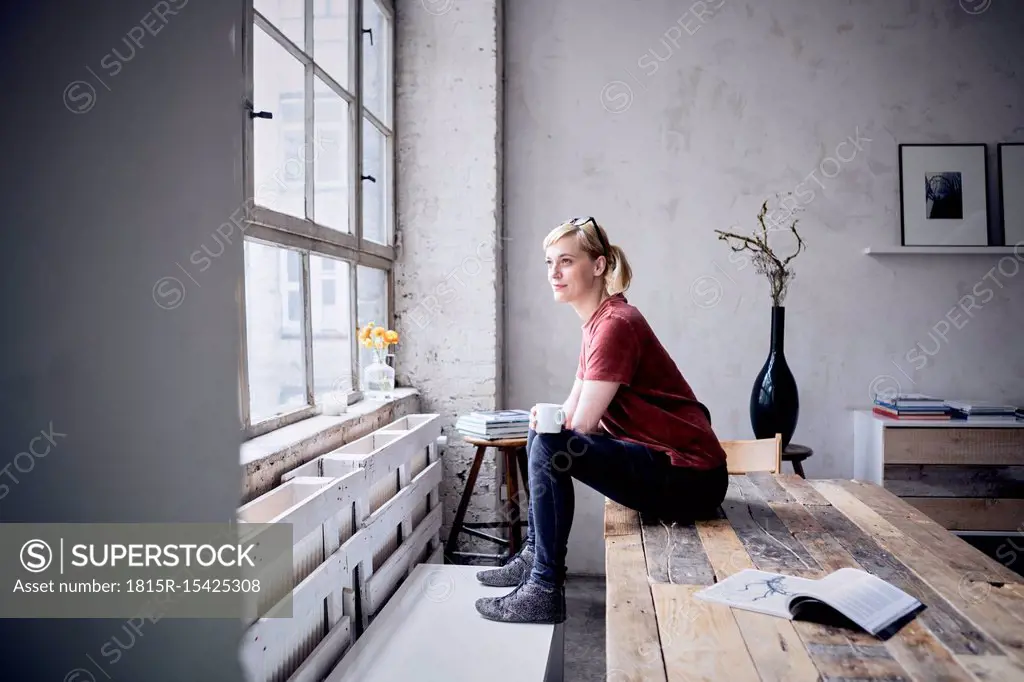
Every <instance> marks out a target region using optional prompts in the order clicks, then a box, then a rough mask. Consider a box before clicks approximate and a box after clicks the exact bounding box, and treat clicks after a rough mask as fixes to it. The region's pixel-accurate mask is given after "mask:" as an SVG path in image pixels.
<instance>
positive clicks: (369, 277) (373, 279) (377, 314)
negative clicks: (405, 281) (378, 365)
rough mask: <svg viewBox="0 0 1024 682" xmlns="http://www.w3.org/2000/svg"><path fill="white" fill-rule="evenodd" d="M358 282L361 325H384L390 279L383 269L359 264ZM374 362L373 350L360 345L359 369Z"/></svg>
mask: <svg viewBox="0 0 1024 682" xmlns="http://www.w3.org/2000/svg"><path fill="white" fill-rule="evenodd" d="M356 279H357V280H358V281H357V282H356V284H357V285H358V293H359V300H358V301H357V306H358V308H357V311H358V313H359V326H360V327H362V326H363V325H364V324H367V323H370V322H373V323H374V324H376V325H377V326H380V327H383V326H387V324H388V309H387V306H388V279H387V273H386V272H384V271H383V270H378V269H376V268H371V267H367V266H365V265H359V266H357V268H356ZM372 363H373V351H371V350H369V349H367V348H363V347H362V346H360V347H359V371H360V375H362V368H363V367H366V366H367V365H369V364H372Z"/></svg>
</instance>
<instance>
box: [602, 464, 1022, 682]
mask: <svg viewBox="0 0 1024 682" xmlns="http://www.w3.org/2000/svg"><path fill="white" fill-rule="evenodd" d="M717 516H718V518H712V519H708V520H699V521H696V522H692V523H688V524H686V523H667V522H663V521H661V520H659V519H656V518H649V517H647V516H641V515H640V514H638V513H636V512H634V511H632V510H629V509H627V508H625V507H622V506H621V505H618V504H616V503H614V502H611V501H607V502H606V505H605V546H606V555H605V558H606V566H607V590H608V603H607V632H606V634H607V641H606V647H607V658H608V677H607V679H608V680H609V682H634V681H635V682H641V681H646V680H665V681H666V682H674V681H675V680H734V681H736V682H739V681H740V680H759V681H761V682H768V681H771V680H779V681H780V682H781V681H787V682H788V681H791V680H792V681H794V682H799V681H802V680H808V681H811V680H834V681H839V680H858V681H861V680H862V681H865V682H866V681H875V682H881V681H883V680H885V681H886V682H892V681H896V680H903V681H907V682H909V681H912V680H915V681H917V680H919V681H921V682H924V681H928V682H931V681H933V680H945V681H949V682H961V681H963V682H986V681H988V680H993V681H995V680H999V681H1004V680H1005V681H1007V682H1013V681H1018V682H1024V577H1022V576H1019V575H1017V574H1016V573H1014V572H1013V571H1010V570H1009V569H1007V568H1006V567H1005V566H1002V565H1000V564H999V563H998V562H996V561H994V560H993V559H991V558H990V557H988V556H986V555H984V554H982V553H981V552H980V551H978V550H977V549H975V548H974V547H972V546H971V545H969V544H968V543H966V542H964V541H963V540H961V539H960V538H958V537H956V536H955V535H953V534H952V533H950V532H949V531H947V530H946V529H945V528H943V527H942V526H941V525H939V524H938V523H936V522H935V521H934V520H932V519H930V518H928V517H927V516H926V515H925V514H924V513H922V512H921V511H920V510H919V509H917V508H915V507H914V506H912V505H911V504H908V503H907V502H906V501H904V500H901V499H900V498H899V497H897V496H896V495H894V494H893V493H892V492H890V491H887V490H885V489H884V488H882V487H880V486H876V485H873V484H870V483H864V482H860V481H850V480H805V479H802V478H800V477H799V476H796V475H793V474H772V473H764V472H761V473H749V474H745V475H732V476H730V483H729V490H728V493H727V495H726V499H725V501H724V502H723V503H722V506H721V508H720V509H719V513H718V515H717ZM1022 520H1024V519H1022ZM843 567H853V568H860V569H863V570H866V571H868V572H870V573H873V574H874V575H877V576H879V577H881V578H883V579H884V580H887V581H889V582H890V583H892V584H894V585H896V586H897V587H899V588H900V589H902V590H904V591H906V592H907V593H909V594H911V595H913V596H914V597H916V598H917V599H919V600H921V601H922V602H923V603H924V604H925V605H926V606H927V608H926V609H925V610H924V611H922V612H920V613H919V614H918V615H917V617H916V618H915V619H914V620H912V621H911V622H909V623H907V624H906V625H904V626H903V627H902V628H901V629H900V631H899V632H897V633H896V634H895V635H894V636H892V637H891V638H889V639H887V640H881V639H878V638H876V637H872V636H871V635H869V634H867V633H865V632H862V631H860V630H855V629H850V628H841V627H832V626H826V625H822V624H818V623H813V622H809V621H789V620H785V619H782V618H774V617H772V616H767V615H764V614H759V613H754V612H751V611H744V610H742V609H733V608H729V607H727V606H723V605H719V604H713V603H709V602H705V601H702V600H699V599H697V598H695V597H694V595H695V594H696V593H697V592H699V591H700V590H702V589H704V588H705V587H707V586H708V585H711V584H713V583H714V582H716V581H720V580H723V579H724V578H726V577H728V576H729V575H732V574H733V573H736V572H737V571H740V570H743V569H745V568H757V569H761V570H766V571H775V572H778V573H784V574H787V575H797V576H801V577H808V578H820V577H823V576H825V575H827V574H829V573H831V572H832V571H835V570H837V569H839V568H843Z"/></svg>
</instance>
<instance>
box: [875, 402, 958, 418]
mask: <svg viewBox="0 0 1024 682" xmlns="http://www.w3.org/2000/svg"><path fill="white" fill-rule="evenodd" d="M871 411H872V412H874V413H875V414H877V415H879V416H881V417H887V418H889V419H927V420H932V421H943V420H946V421H948V420H950V419H951V418H952V415H951V414H950V413H949V412H948V411H946V412H933V411H921V410H894V409H892V408H890V407H885V406H883V405H875V406H874V407H873V408H871Z"/></svg>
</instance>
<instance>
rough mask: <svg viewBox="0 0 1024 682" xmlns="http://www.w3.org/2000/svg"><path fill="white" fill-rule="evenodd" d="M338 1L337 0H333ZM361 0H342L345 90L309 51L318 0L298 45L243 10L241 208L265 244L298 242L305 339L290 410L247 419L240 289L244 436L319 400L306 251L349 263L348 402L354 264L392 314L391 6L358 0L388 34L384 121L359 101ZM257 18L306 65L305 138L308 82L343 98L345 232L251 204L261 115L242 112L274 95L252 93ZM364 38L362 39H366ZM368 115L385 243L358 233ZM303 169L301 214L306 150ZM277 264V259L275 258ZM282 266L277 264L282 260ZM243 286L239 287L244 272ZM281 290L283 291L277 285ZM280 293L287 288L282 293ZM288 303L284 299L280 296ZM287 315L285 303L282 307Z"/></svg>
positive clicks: (354, 397) (381, 0) (251, 233)
mask: <svg viewBox="0 0 1024 682" xmlns="http://www.w3.org/2000/svg"><path fill="white" fill-rule="evenodd" d="M333 1H334V2H338V1H339V0H333ZM363 1H364V0H347V2H348V9H349V35H348V53H349V57H348V71H349V72H348V82H349V83H350V84H351V86H352V87H351V90H349V89H346V88H344V87H342V86H341V84H340V83H338V82H337V81H335V80H334V79H333V78H332V77H331V76H330V75H329V74H328V73H327V72H325V71H324V70H323V68H321V67H320V65H319V64H317V63H316V61H315V56H314V58H312V59H311V58H310V56H309V55H312V54H313V40H314V38H313V35H314V34H313V8H314V6H315V4H316V3H318V2H322V0H304V11H303V14H304V17H305V31H304V33H305V36H304V43H305V44H304V45H302V46H298V45H296V44H295V43H293V42H292V41H291V40H289V39H288V38H287V37H286V36H285V35H284V34H283V33H281V32H280V31H279V30H278V29H277V28H276V27H275V26H274V25H273V24H271V23H270V22H269V21H268V20H267V19H266V17H264V16H263V15H262V14H260V13H259V12H258V11H256V9H255V8H254V6H253V0H247V1H246V3H245V12H246V18H245V22H244V25H243V29H242V35H243V44H244V46H245V91H246V101H245V110H246V111H245V116H244V119H243V120H244V130H243V163H242V171H243V179H244V180H243V183H244V190H245V196H246V197H248V198H249V202H248V203H247V208H249V210H247V211H246V214H247V215H246V219H245V220H246V239H249V240H252V241H256V242H261V243H265V244H270V245H273V246H279V247H288V248H292V249H297V250H298V251H299V252H300V253H301V257H302V269H301V277H302V279H301V284H300V291H301V292H302V301H303V324H302V329H301V330H297V331H301V332H302V337H303V341H304V351H303V352H304V358H305V374H306V405H305V406H304V407H302V408H299V409H297V410H293V411H290V412H285V413H282V414H278V415H275V416H273V417H270V418H268V419H264V420H261V421H259V422H256V423H253V422H252V419H251V412H250V401H249V368H248V344H247V341H246V333H247V326H246V315H245V296H244V293H243V295H242V296H241V297H240V306H239V308H240V314H241V330H242V348H241V353H240V367H239V375H240V376H239V403H240V404H239V407H240V413H241V421H242V430H243V432H244V433H245V435H246V437H247V438H253V437H256V436H259V435H262V434H264V433H268V432H270V431H273V430H274V429H278V428H281V427H282V426H286V425H288V424H292V423H295V422H297V421H300V420H302V419H306V418H308V417H312V416H315V415H317V414H320V413H321V411H322V406H321V405H318V404H317V402H316V400H315V392H314V383H313V328H312V327H313V325H312V310H311V302H310V299H311V296H310V292H311V281H310V258H309V256H310V254H319V255H323V256H329V257H333V258H337V259H340V260H344V261H347V262H348V271H349V299H350V300H349V309H350V313H349V314H350V331H351V333H350V339H351V346H352V377H353V387H352V390H351V391H350V392H349V394H348V398H347V400H348V403H349V404H352V403H354V402H357V401H358V400H361V399H362V392H361V390H360V388H359V385H358V384H359V380H360V377H359V376H358V372H359V346H358V342H357V339H356V334H355V330H356V328H357V326H358V314H359V310H358V290H357V286H358V285H357V277H356V272H357V266H358V265H366V266H369V267H373V268H378V269H380V270H384V272H385V273H386V277H385V282H386V288H387V292H386V299H387V302H386V309H387V320H382V321H381V322H382V323H385V324H387V325H388V326H391V325H392V324H393V319H394V270H393V266H394V262H395V259H396V247H395V245H394V242H395V239H394V234H395V230H394V220H395V218H394V216H395V197H396V192H395V172H394V168H395V141H394V139H395V138H394V90H395V47H394V46H395V12H394V7H393V3H392V0H365V1H366V2H375V3H376V4H377V7H378V8H379V9H380V11H381V13H383V14H384V16H385V17H387V19H388V22H387V23H388V29H389V35H388V36H386V40H387V46H388V51H387V66H386V68H387V86H386V93H385V108H386V112H387V115H388V117H389V119H390V120H391V125H390V126H388V125H386V124H385V123H384V121H381V120H380V119H379V118H377V117H376V116H375V115H374V114H373V113H372V112H371V111H369V110H368V109H366V108H365V107H364V105H363V96H362V85H363V73H362V72H363V69H362V64H363V45H364V40H366V38H365V37H364V35H363V31H362V24H363V4H362V3H363ZM256 26H259V28H260V29H261V30H263V31H264V32H265V33H266V34H267V35H269V36H270V37H271V38H273V39H275V40H276V41H277V42H278V43H279V44H280V45H281V46H282V47H283V48H284V49H285V50H287V51H288V52H289V53H290V54H291V55H292V56H293V57H295V58H296V59H297V60H298V61H299V62H300V63H301V64H302V65H303V68H304V69H305V115H306V125H305V130H306V142H307V144H310V143H311V142H312V138H313V135H314V129H313V111H314V106H313V105H314V98H315V96H316V93H315V89H314V84H315V78H317V77H318V78H320V80H321V82H322V83H324V84H326V85H327V86H328V87H329V88H330V89H331V90H332V91H334V92H335V93H336V94H337V95H338V96H340V97H341V98H343V99H344V100H345V101H346V102H347V103H348V111H349V122H348V123H349V131H348V152H349V159H348V169H349V174H348V176H349V178H352V179H357V180H355V181H354V182H350V185H349V204H348V205H349V228H350V230H351V232H350V233H343V232H340V231H338V230H335V229H332V228H329V227H326V226H324V225H319V224H317V223H316V222H315V221H313V220H310V219H304V218H298V217H295V216H293V215H289V214H286V213H281V212H278V211H275V210H272V209H269V208H266V207H263V206H251V208H250V207H249V203H251V200H252V198H254V197H255V196H256V188H255V179H254V163H255V157H254V153H253V151H254V130H255V126H256V125H259V124H260V122H261V121H262V119H254V118H253V117H252V116H250V115H249V112H251V111H262V110H270V111H271V113H273V108H276V107H277V103H272V102H255V101H254V90H255V86H254V74H253V36H254V33H255V31H256ZM367 44H368V43H367ZM364 118H365V119H367V120H368V121H369V122H370V123H371V124H372V125H373V126H374V127H376V128H377V129H378V130H379V131H381V132H382V133H383V134H384V137H385V145H386V149H385V166H386V170H387V173H386V175H387V177H386V178H376V181H377V182H382V183H384V186H385V188H386V196H387V204H386V211H385V214H386V215H385V225H386V228H385V230H386V239H387V242H388V243H387V244H378V243H376V242H373V241H370V240H368V239H364V238H363V215H362V214H363V203H362V198H363V182H366V181H367V180H364V175H365V173H364V172H363V159H362V152H363V133H362V124H363V119H364ZM306 157H307V158H306V160H305V163H306V169H305V177H306V182H305V188H304V193H305V207H306V211H305V213H306V215H307V216H308V215H315V214H314V212H313V198H314V196H313V195H314V192H313V187H314V184H313V178H314V173H315V169H314V163H313V162H314V155H312V154H307V155H306ZM281 263H282V266H283V265H284V261H283V260H282V261H281ZM282 270H284V268H282ZM286 280H287V273H286V272H284V274H282V284H283V283H284V282H285V281H286ZM242 284H243V286H242V289H241V290H242V291H243V292H244V291H245V286H244V274H243V283H242ZM282 291H287V289H286V288H283V289H282ZM284 298H285V299H287V295H285V296H284ZM284 305H285V306H287V303H285V304H284ZM285 313H286V314H285V320H286V321H287V311H285Z"/></svg>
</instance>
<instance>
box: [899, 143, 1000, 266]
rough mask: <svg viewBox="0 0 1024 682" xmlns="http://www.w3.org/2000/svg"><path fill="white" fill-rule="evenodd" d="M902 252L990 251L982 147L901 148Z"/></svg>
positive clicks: (959, 145)
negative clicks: (939, 249)
mask: <svg viewBox="0 0 1024 682" xmlns="http://www.w3.org/2000/svg"><path fill="white" fill-rule="evenodd" d="M899 156H900V204H901V206H900V233H901V243H902V244H903V246H988V194H987V187H988V168H987V167H986V165H985V145H983V144H901V145H900V146H899Z"/></svg>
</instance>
